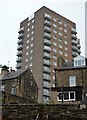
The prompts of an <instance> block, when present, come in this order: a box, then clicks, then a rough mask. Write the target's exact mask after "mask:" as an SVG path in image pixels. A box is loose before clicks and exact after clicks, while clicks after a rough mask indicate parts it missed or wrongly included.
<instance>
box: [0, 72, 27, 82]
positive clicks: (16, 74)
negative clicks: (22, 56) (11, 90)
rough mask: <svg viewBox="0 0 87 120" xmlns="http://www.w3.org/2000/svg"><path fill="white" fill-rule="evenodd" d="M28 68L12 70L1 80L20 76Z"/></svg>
mask: <svg viewBox="0 0 87 120" xmlns="http://www.w3.org/2000/svg"><path fill="white" fill-rule="evenodd" d="M25 71H26V70H18V71H12V72H9V73H8V74H7V75H5V76H4V77H2V78H1V79H0V80H10V79H15V78H17V77H18V76H20V75H21V74H22V73H24V72H25Z"/></svg>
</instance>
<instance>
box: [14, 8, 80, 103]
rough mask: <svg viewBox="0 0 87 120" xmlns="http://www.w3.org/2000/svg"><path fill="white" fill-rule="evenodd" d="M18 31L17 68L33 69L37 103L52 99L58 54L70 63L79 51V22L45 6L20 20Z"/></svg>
mask: <svg viewBox="0 0 87 120" xmlns="http://www.w3.org/2000/svg"><path fill="white" fill-rule="evenodd" d="M18 33H19V35H18V39H19V40H18V43H17V44H18V48H17V50H18V52H17V60H16V62H17V69H18V70H19V69H26V68H28V67H29V68H30V69H31V71H32V73H33V76H34V77H35V80H36V82H37V85H38V87H39V92H38V96H39V97H38V102H44V103H45V102H49V101H50V100H51V89H50V88H51V87H53V86H55V71H54V68H55V67H57V62H58V57H62V58H63V59H65V61H68V62H69V61H72V58H73V57H76V56H77V55H79V54H80V40H79V39H78V38H77V35H76V34H77V31H76V24H75V23H74V22H72V21H70V20H68V19H67V18H65V17H63V16H61V15H59V14H58V13H56V12H54V11H52V10H50V9H49V8H46V7H45V6H43V7H42V8H40V9H39V10H37V11H36V12H35V13H34V15H32V16H30V17H28V18H26V19H25V20H24V21H22V22H21V23H20V29H19V31H18Z"/></svg>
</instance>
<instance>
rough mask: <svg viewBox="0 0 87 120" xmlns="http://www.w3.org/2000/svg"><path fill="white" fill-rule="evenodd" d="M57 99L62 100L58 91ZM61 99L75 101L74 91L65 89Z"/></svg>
mask: <svg viewBox="0 0 87 120" xmlns="http://www.w3.org/2000/svg"><path fill="white" fill-rule="evenodd" d="M57 101H62V93H61V92H59V93H58V97H57ZM63 101H75V92H74V91H69V92H68V91H66V92H63Z"/></svg>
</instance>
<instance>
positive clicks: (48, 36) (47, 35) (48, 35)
mask: <svg viewBox="0 0 87 120" xmlns="http://www.w3.org/2000/svg"><path fill="white" fill-rule="evenodd" d="M44 37H45V38H47V39H49V40H50V39H51V35H50V34H49V33H47V32H46V33H44Z"/></svg>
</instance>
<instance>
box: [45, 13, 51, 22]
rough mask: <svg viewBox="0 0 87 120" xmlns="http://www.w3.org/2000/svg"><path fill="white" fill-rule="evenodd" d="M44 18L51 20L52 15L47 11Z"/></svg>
mask: <svg viewBox="0 0 87 120" xmlns="http://www.w3.org/2000/svg"><path fill="white" fill-rule="evenodd" d="M44 18H45V19H47V20H49V21H50V20H51V19H52V18H51V16H50V15H49V14H47V13H45V15H44Z"/></svg>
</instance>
